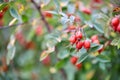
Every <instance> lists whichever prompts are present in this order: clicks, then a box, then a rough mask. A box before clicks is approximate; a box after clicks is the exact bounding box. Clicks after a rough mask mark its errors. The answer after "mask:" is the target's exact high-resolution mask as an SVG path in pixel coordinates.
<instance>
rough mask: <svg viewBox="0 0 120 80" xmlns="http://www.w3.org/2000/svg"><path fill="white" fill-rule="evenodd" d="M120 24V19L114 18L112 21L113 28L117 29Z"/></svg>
mask: <svg viewBox="0 0 120 80" xmlns="http://www.w3.org/2000/svg"><path fill="white" fill-rule="evenodd" d="M118 24H119V18H118V17H115V18H113V19H112V21H111V25H112V26H113V27H117V26H118Z"/></svg>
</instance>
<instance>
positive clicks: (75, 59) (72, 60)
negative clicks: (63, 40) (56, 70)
mask: <svg viewBox="0 0 120 80" xmlns="http://www.w3.org/2000/svg"><path fill="white" fill-rule="evenodd" d="M77 60H78V58H77V57H76V56H73V57H71V58H70V62H71V63H72V64H76V62H77Z"/></svg>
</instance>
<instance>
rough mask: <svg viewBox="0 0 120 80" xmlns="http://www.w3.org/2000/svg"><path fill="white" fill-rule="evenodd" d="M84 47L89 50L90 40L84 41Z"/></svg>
mask: <svg viewBox="0 0 120 80" xmlns="http://www.w3.org/2000/svg"><path fill="white" fill-rule="evenodd" d="M84 48H85V49H87V50H88V49H89V48H90V41H89V40H85V41H84Z"/></svg>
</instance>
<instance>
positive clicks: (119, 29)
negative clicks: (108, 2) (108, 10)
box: [117, 23, 120, 33]
mask: <svg viewBox="0 0 120 80" xmlns="http://www.w3.org/2000/svg"><path fill="white" fill-rule="evenodd" d="M117 31H118V32H119V33H120V23H119V25H118V27H117Z"/></svg>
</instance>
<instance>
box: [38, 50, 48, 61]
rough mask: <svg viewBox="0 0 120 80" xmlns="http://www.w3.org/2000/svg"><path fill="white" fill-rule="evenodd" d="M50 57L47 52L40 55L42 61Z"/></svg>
mask: <svg viewBox="0 0 120 80" xmlns="http://www.w3.org/2000/svg"><path fill="white" fill-rule="evenodd" d="M48 55H49V53H47V52H46V51H43V52H42V53H41V55H40V61H42V60H44V59H45V58H46V57H47V56H48Z"/></svg>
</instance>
